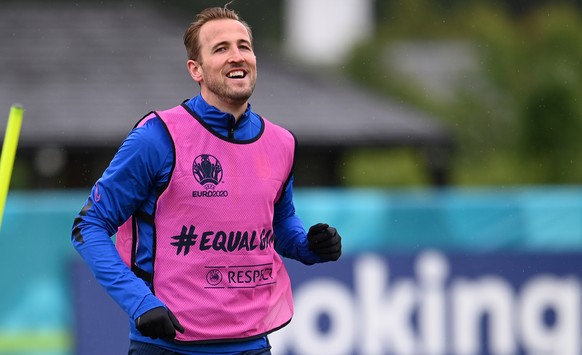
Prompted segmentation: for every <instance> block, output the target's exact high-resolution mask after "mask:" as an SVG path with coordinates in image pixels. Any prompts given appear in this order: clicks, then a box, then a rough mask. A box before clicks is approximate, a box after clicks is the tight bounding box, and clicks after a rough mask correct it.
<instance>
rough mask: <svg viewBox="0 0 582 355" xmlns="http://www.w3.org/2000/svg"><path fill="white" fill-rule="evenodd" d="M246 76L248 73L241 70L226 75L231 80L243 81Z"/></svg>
mask: <svg viewBox="0 0 582 355" xmlns="http://www.w3.org/2000/svg"><path fill="white" fill-rule="evenodd" d="M245 76H247V73H246V72H245V71H244V70H240V69H237V70H233V71H230V72H228V73H227V74H226V77H227V78H230V79H242V78H244V77H245Z"/></svg>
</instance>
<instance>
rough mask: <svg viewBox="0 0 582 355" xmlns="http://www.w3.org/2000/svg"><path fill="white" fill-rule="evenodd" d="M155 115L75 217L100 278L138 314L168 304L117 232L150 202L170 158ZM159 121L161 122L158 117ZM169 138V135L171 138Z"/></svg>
mask: <svg viewBox="0 0 582 355" xmlns="http://www.w3.org/2000/svg"><path fill="white" fill-rule="evenodd" d="M155 121H159V120H155V119H152V120H150V122H152V123H151V124H150V123H149V122H148V123H147V124H146V125H145V126H144V127H141V128H138V129H134V130H133V131H132V132H131V133H130V134H129V136H128V137H127V139H126V140H125V141H124V142H123V144H122V146H121V147H120V148H119V150H118V152H117V153H116V155H115V157H114V158H113V160H112V161H111V163H110V165H109V167H108V168H107V169H106V170H105V172H104V174H103V176H102V177H101V178H100V179H99V180H98V181H97V183H96V184H95V185H94V186H93V188H92V191H91V195H90V196H89V198H88V199H87V202H86V203H85V206H84V207H83V209H82V210H81V212H80V213H79V215H78V216H77V218H76V219H75V222H74V225H73V231H72V242H73V246H74V247H75V248H76V250H77V251H78V252H79V254H80V255H81V257H82V258H83V259H84V260H85V262H86V264H87V266H88V267H89V268H90V269H91V271H92V272H93V274H94V275H95V278H96V279H97V281H98V282H99V284H101V286H103V287H104V288H105V289H106V291H107V292H108V293H109V295H110V296H111V297H112V298H113V299H114V300H115V301H116V302H117V303H118V304H119V305H120V307H121V308H122V309H123V310H124V311H125V312H126V313H127V314H128V315H129V316H130V317H131V318H132V319H134V320H135V319H137V318H138V317H139V316H140V315H141V314H143V313H144V312H146V311H148V310H150V309H153V308H156V307H160V306H163V304H162V303H161V302H160V301H159V300H158V299H157V298H156V297H155V296H154V295H153V294H152V293H151V291H150V289H149V288H148V286H147V285H146V284H145V283H144V281H143V280H141V279H139V278H138V277H136V276H135V274H134V273H133V272H132V271H131V270H130V269H129V268H128V267H127V266H126V265H125V264H124V263H123V261H122V260H121V257H120V256H119V253H118V252H117V249H116V248H115V245H114V244H113V242H112V240H111V236H112V235H114V234H115V233H116V232H117V227H118V226H119V225H121V224H122V223H123V222H124V221H125V220H127V218H129V216H131V215H132V214H133V213H134V211H136V210H137V209H138V208H140V207H141V206H142V205H143V204H144V203H147V201H148V198H149V197H150V195H151V193H152V191H154V190H155V187H156V181H158V180H159V179H160V175H161V174H163V172H161V170H160V166H163V165H164V162H165V160H166V159H167V158H168V151H167V149H164V148H160V146H161V147H164V146H165V145H164V144H160V142H162V143H163V141H164V139H163V137H162V134H161V132H163V130H158V129H156V122H155ZM157 124H161V123H160V122H158V123H157ZM165 139H166V140H168V139H169V138H167V137H166V138H165Z"/></svg>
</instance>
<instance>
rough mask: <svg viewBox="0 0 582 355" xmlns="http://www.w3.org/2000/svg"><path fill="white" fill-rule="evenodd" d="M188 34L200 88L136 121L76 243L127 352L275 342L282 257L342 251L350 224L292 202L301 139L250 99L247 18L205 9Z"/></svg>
mask: <svg viewBox="0 0 582 355" xmlns="http://www.w3.org/2000/svg"><path fill="white" fill-rule="evenodd" d="M184 44H185V46H186V50H187V53H188V60H187V67H188V71H189V73H190V75H191V77H192V79H194V81H196V82H197V83H198V84H199V86H200V94H199V95H196V96H194V97H193V98H191V99H190V100H186V101H185V102H184V103H182V104H181V105H178V106H176V107H174V108H171V109H169V110H163V111H155V112H151V113H150V114H148V115H146V116H145V117H144V118H142V119H141V120H140V121H139V122H138V123H137V124H136V126H135V128H134V129H133V130H132V131H131V133H130V134H129V135H128V137H127V138H126V139H125V141H124V142H123V144H122V146H121V147H120V148H119V150H118V152H117V153H116V155H115V157H114V158H113V160H112V161H111V163H110V165H109V167H108V168H107V169H106V170H105V172H104V173H103V175H102V177H101V178H100V179H99V180H98V181H97V182H96V183H95V185H94V187H93V190H92V192H91V194H90V195H89V198H88V199H87V202H86V203H85V206H84V207H83V208H82V210H81V212H80V213H79V215H78V216H77V218H76V219H75V221H74V224H73V230H72V242H73V245H74V246H75V248H76V249H77V251H78V252H79V254H80V255H81V256H82V257H83V259H84V260H85V262H86V263H87V265H88V266H89V267H90V268H91V270H92V271H93V273H94V274H95V277H96V279H97V281H98V282H99V283H100V284H101V285H102V286H103V287H104V288H105V289H106V290H107V292H108V293H109V295H110V296H111V297H112V298H113V299H114V300H115V301H116V302H117V303H118V304H119V306H120V307H121V308H122V309H123V310H124V311H125V312H126V313H127V314H128V316H129V319H130V344H129V354H151V355H153V354H156V355H158V354H190V355H193V354H197V355H200V354H231V355H234V354H246V355H257V354H270V353H271V352H270V345H269V341H268V338H267V335H268V334H269V333H271V332H273V331H276V330H278V329H280V328H282V327H284V326H285V325H287V324H288V323H289V322H290V321H291V318H292V316H293V300H292V295H291V285H290V282H289V277H288V275H287V271H286V269H285V265H284V264H283V262H282V260H281V256H283V257H288V258H292V259H295V260H298V261H300V262H302V263H304V264H315V263H321V262H327V261H335V260H338V258H339V257H340V255H341V237H340V236H339V234H338V233H337V231H336V229H335V228H333V227H331V226H329V225H327V224H325V223H318V224H316V225H313V226H311V227H310V228H309V231H306V230H305V228H304V226H303V223H302V222H301V220H300V219H299V217H298V216H297V215H296V213H295V207H294V204H293V163H294V158H295V156H294V155H295V148H296V140H295V138H294V136H293V135H292V134H291V133H290V132H289V131H287V130H285V129H284V128H281V127H279V126H277V125H274V124H273V123H271V122H269V121H268V120H266V119H264V118H262V117H261V116H259V115H258V114H256V113H255V112H253V111H252V109H251V105H250V104H249V102H248V100H249V98H250V97H251V95H252V93H253V90H254V88H255V83H256V78H257V64H256V58H255V54H254V51H253V37H252V32H251V29H250V27H249V26H248V25H247V24H246V23H245V22H244V21H242V20H241V19H240V18H239V17H238V15H237V14H236V12H234V11H232V10H230V9H226V8H209V9H206V10H204V11H202V12H201V13H200V14H198V15H197V17H196V20H195V21H194V22H193V23H192V24H190V26H189V27H188V29H187V30H186V33H185V34H184ZM113 235H116V242H115V244H113V242H112V240H111V237H112V236H113Z"/></svg>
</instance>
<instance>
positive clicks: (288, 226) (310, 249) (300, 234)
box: [273, 176, 341, 265]
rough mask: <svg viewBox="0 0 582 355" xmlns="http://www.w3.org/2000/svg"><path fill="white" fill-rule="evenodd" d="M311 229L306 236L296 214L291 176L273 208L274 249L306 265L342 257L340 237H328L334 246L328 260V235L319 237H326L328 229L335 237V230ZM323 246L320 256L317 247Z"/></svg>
mask: <svg viewBox="0 0 582 355" xmlns="http://www.w3.org/2000/svg"><path fill="white" fill-rule="evenodd" d="M316 226H318V225H316ZM316 226H313V227H316ZM313 227H312V228H310V230H311V232H310V236H309V237H308V233H307V232H306V231H305V227H304V226H303V222H302V221H301V219H300V218H299V216H297V215H296V214H295V206H294V204H293V176H292V177H291V178H290V179H289V181H288V182H287V185H286V186H285V193H284V194H283V197H282V199H281V200H280V201H279V202H278V203H277V204H276V205H275V216H274V218H273V228H274V230H275V236H276V237H275V250H277V252H278V253H279V254H281V255H282V256H284V257H287V258H291V259H295V260H298V261H300V262H302V263H303V264H306V265H311V264H315V263H322V262H326V261H330V260H337V259H338V258H339V256H340V255H341V238H340V237H339V235H336V236H335V237H334V236H331V235H330V237H332V243H333V244H334V245H333V246H332V249H334V253H333V257H332V258H331V259H330V258H328V257H327V256H328V255H329V254H328V251H329V250H328V249H329V247H328V246H327V244H328V242H327V240H328V239H329V238H328V237H327V235H321V233H322V232H323V233H325V234H326V233H327V230H328V229H329V230H333V231H334V232H335V233H336V234H337V231H335V229H334V228H331V227H330V228H327V227H329V226H327V225H326V228H313ZM314 233H316V234H317V235H316V234H314ZM314 237H315V238H314ZM333 238H335V239H333ZM322 243H323V244H324V245H325V252H326V253H324V254H321V255H320V253H319V250H318V247H319V246H320V245H322ZM338 243H339V245H338ZM314 250H315V252H314ZM322 255H323V256H322ZM336 256H337V257H336Z"/></svg>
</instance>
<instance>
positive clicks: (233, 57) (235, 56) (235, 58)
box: [229, 48, 245, 63]
mask: <svg viewBox="0 0 582 355" xmlns="http://www.w3.org/2000/svg"><path fill="white" fill-rule="evenodd" d="M229 61H230V62H232V63H240V62H244V61H245V57H244V56H243V55H242V53H241V52H240V50H239V49H238V48H234V49H233V50H232V52H231V53H230V57H229Z"/></svg>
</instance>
